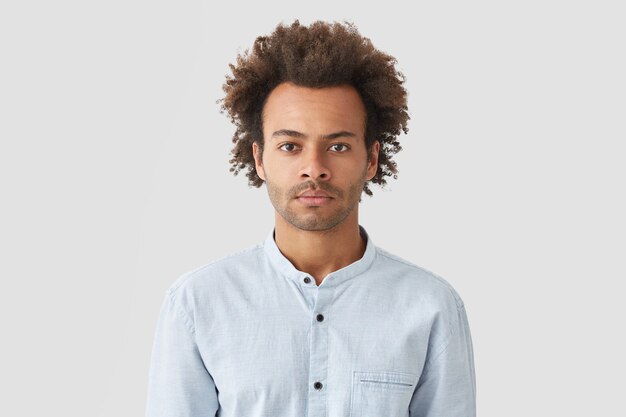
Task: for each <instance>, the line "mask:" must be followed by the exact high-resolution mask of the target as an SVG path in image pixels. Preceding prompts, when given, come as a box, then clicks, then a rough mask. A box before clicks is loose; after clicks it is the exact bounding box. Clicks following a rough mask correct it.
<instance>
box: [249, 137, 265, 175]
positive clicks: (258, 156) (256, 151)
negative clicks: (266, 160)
mask: <svg viewBox="0 0 626 417" xmlns="http://www.w3.org/2000/svg"><path fill="white" fill-rule="evenodd" d="M252 155H253V156H254V165H255V169H256V173H257V175H258V176H259V178H261V179H262V180H263V181H265V170H264V169H263V155H262V153H261V149H260V147H259V146H258V145H257V143H256V141H254V142H252Z"/></svg>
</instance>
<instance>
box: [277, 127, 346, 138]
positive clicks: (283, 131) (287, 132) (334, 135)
mask: <svg viewBox="0 0 626 417" xmlns="http://www.w3.org/2000/svg"><path fill="white" fill-rule="evenodd" d="M278 136H290V137H292V138H302V139H306V138H307V137H308V136H307V135H305V134H304V133H301V132H298V131H296V130H290V129H280V130H277V131H276V132H274V133H272V137H278ZM340 137H349V138H354V137H356V134H355V133H352V132H349V131H347V130H342V131H340V132H335V133H329V134H327V135H320V136H319V138H320V139H327V140H332V139H336V138H340Z"/></svg>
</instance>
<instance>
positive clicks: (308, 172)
mask: <svg viewBox="0 0 626 417" xmlns="http://www.w3.org/2000/svg"><path fill="white" fill-rule="evenodd" d="M324 152H325V151H324V150H323V149H322V150H320V149H316V148H313V147H309V149H307V150H306V151H303V152H302V154H301V155H302V167H301V169H300V177H301V178H305V179H313V180H317V179H322V180H329V179H330V169H329V168H328V162H327V161H326V159H325V158H326V154H325V153H324Z"/></svg>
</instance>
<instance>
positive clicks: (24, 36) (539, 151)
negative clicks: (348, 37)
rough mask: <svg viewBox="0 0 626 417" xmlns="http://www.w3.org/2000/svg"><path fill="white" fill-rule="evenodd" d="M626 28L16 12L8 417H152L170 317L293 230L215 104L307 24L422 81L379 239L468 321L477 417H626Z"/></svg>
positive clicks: (173, 9) (7, 189) (377, 224)
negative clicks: (340, 33)
mask: <svg viewBox="0 0 626 417" xmlns="http://www.w3.org/2000/svg"><path fill="white" fill-rule="evenodd" d="M409 4H411V5H410V6H409ZM622 4H623V3H621V2H618V1H612V2H611V1H598V0H595V1H584V2H583V1H555V0H541V1H537V0H534V1H528V0H526V1H516V2H512V1H495V0H493V1H484V0H482V1H472V2H467V1H454V2H451V1H436V2H435V1H428V2H426V1H421V2H419V1H418V2H414V3H409V2H395V1H384V2H377V3H376V4H375V5H374V6H367V5H366V4H364V3H361V2H356V1H350V2H347V1H344V2H337V1H333V2H325V1H315V2H306V3H296V2H286V1H285V2H271V1H262V2H255V3H250V4H247V5H246V4H243V3H240V2H238V3H231V4H230V5H226V4H225V3H224V4H219V5H214V4H213V5H212V4H209V2H207V1H204V2H200V1H181V0H178V1H169V2H165V1H150V2H148V1H143V2H139V1H130V0H125V1H106V2H105V1H100V2H84V1H54V2H44V1H39V2H17V1H12V2H3V3H2V6H0V48H1V49H0V60H1V65H0V75H1V76H0V120H1V121H0V138H1V148H0V181H1V195H2V203H1V205H0V207H1V208H0V209H1V217H0V218H1V220H0V221H1V224H0V227H1V229H0V244H1V248H0V249H1V262H0V274H1V275H0V277H1V279H2V282H1V287H0V288H1V289H0V313H1V314H0V325H1V329H2V343H1V344H0V349H1V355H0V382H1V384H2V387H1V388H2V400H1V401H0V415H3V416H44V415H45V416H64V417H73V416H76V417H79V416H80V417H85V416H89V417H104V416H107V417H109V416H111V417H120V416H121V417H125V416H128V417H131V416H140V415H143V413H144V406H145V395H146V384H147V375H148V364H149V356H150V349H151V343H152V338H153V335H154V329H155V325H156V319H157V314H158V308H159V306H160V303H161V301H162V299H163V295H164V294H163V291H164V290H165V289H166V288H167V287H168V286H169V285H170V284H171V283H172V282H173V281H174V280H175V279H176V278H177V277H178V276H179V275H180V274H182V273H183V272H185V271H187V270H190V269H192V268H195V267H198V266H200V265H202V264H205V263H207V262H210V261H211V260H213V259H217V258H219V257H222V256H225V255H227V254H229V253H231V252H234V251H237V250H240V249H242V248H245V247H248V246H250V245H254V244H256V243H259V242H261V241H262V239H263V238H264V237H265V236H266V234H267V232H268V231H269V230H270V228H271V227H272V226H273V221H274V217H273V216H274V214H273V213H274V211H273V207H272V206H271V204H270V202H269V199H268V197H267V192H266V189H265V187H262V188H260V189H256V188H250V187H248V185H247V178H246V177H245V175H244V174H243V172H242V173H240V175H238V176H236V177H235V176H234V175H233V174H232V173H231V172H229V167H230V165H229V163H228V160H229V159H230V155H229V151H230V149H231V148H232V142H231V137H232V133H233V131H234V127H233V126H232V125H231V124H230V122H229V121H228V119H227V117H226V115H222V114H220V113H219V108H218V105H217V104H216V103H215V101H216V100H217V99H219V98H220V97H222V90H221V86H222V83H223V82H224V79H225V75H226V74H227V73H229V68H228V64H229V63H232V62H234V61H235V58H236V55H237V53H238V52H243V50H244V49H246V48H249V47H250V46H251V45H252V43H253V41H254V39H255V37H256V36H258V35H262V34H269V33H270V32H271V31H272V30H273V29H274V27H275V26H276V25H277V24H278V23H279V22H284V23H291V22H292V21H293V19H295V18H299V19H300V22H301V23H303V24H309V23H311V22H312V21H314V20H316V19H323V20H336V21H341V20H344V19H348V20H350V21H352V22H354V23H355V24H356V25H357V27H358V28H359V31H360V32H361V33H362V34H363V35H364V36H367V37H369V38H370V39H371V40H372V42H373V43H374V45H375V46H376V47H378V48H379V49H381V50H383V51H385V52H387V53H389V54H391V55H393V56H395V57H396V58H397V59H398V68H399V69H400V70H401V71H402V72H403V74H404V75H405V76H406V77H407V83H406V87H407V90H408V91H409V111H410V114H411V120H410V121H409V129H410V130H409V133H408V134H407V135H402V136H401V137H400V140H401V143H402V146H403V148H404V149H403V150H402V151H401V152H400V153H399V154H398V155H397V156H396V157H395V160H396V161H397V162H398V167H399V170H400V172H399V177H398V179H397V180H393V179H392V178H389V181H390V183H389V186H388V187H387V188H385V189H381V188H380V187H378V186H376V185H373V186H372V190H373V192H374V196H373V197H372V198H369V197H368V196H366V195H365V194H364V195H363V202H362V205H361V208H360V214H361V216H360V224H362V225H363V226H364V227H365V228H366V229H367V230H368V232H369V233H370V235H371V236H372V239H373V241H374V242H375V244H376V245H378V246H380V247H382V248H384V249H386V250H389V251H390V252H392V253H395V254H397V255H399V256H401V257H404V258H406V259H408V260H410V261H411V262H414V263H416V264H418V265H420V266H422V267H424V268H427V269H429V270H431V271H433V272H435V273H437V274H439V275H441V276H443V277H444V278H445V279H446V280H448V281H449V282H450V283H451V284H452V285H453V286H454V287H455V288H456V289H457V291H458V292H459V294H460V295H461V297H462V298H463V300H464V302H465V304H466V308H467V313H468V317H469V320H470V326H471V330H472V337H473V341H474V349H475V361H476V376H477V396H478V414H479V416H481V417H501V416H508V417H515V416H520V417H521V416H524V417H527V416H550V417H552V416H557V415H558V416H602V417H609V416H624V415H626V405H625V404H624V402H623V399H622V398H623V394H624V391H625V388H626V386H625V385H626V384H625V383H624V375H625V374H626V363H625V360H624V352H626V342H625V337H624V336H625V331H624V327H625V326H624V318H625V317H626V313H625V308H624V305H623V299H624V293H623V291H622V290H623V288H624V285H623V284H624V280H625V279H626V273H625V272H626V268H625V267H624V261H625V258H626V256H625V255H626V242H625V234H626V222H625V220H624V213H626V201H625V195H624V192H625V191H624V190H625V189H626V187H625V184H624V182H625V181H624V180H625V178H626V168H625V164H624V159H625V156H626V155H625V152H624V140H625V139H626V127H625V123H624V116H625V114H626V99H625V97H626V83H625V81H624V80H625V77H624V74H626V63H625V58H624V51H625V50H626V49H625V45H624V44H625V42H624V40H625V39H626V30H625V25H624V21H625V14H624V8H623V6H622Z"/></svg>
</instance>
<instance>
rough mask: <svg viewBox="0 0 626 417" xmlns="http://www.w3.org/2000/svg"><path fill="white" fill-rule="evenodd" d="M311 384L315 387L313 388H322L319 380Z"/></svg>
mask: <svg viewBox="0 0 626 417" xmlns="http://www.w3.org/2000/svg"><path fill="white" fill-rule="evenodd" d="M313 386H314V387H315V389H322V386H323V385H322V383H321V382H316V383H315V384H313Z"/></svg>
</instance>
